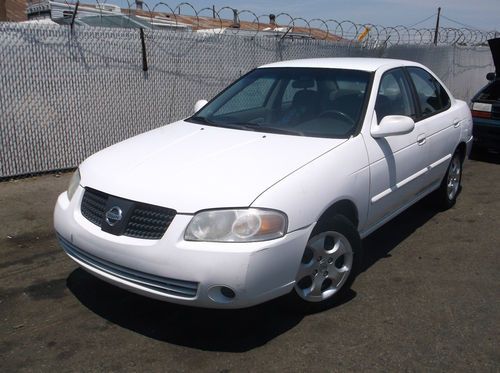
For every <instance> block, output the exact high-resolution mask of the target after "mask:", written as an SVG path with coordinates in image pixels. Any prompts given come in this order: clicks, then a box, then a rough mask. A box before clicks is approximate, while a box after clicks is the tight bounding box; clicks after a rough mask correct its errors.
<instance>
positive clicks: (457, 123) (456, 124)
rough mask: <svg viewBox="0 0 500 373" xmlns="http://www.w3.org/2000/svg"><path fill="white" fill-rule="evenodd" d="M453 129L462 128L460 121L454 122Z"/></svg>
mask: <svg viewBox="0 0 500 373" xmlns="http://www.w3.org/2000/svg"><path fill="white" fill-rule="evenodd" d="M453 127H455V128H456V127H460V121H459V120H458V119H457V120H454V121H453Z"/></svg>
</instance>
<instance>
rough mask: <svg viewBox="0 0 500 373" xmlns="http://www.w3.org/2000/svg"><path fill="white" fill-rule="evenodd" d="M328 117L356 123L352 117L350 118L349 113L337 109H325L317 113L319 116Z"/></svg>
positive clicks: (352, 123)
mask: <svg viewBox="0 0 500 373" xmlns="http://www.w3.org/2000/svg"><path fill="white" fill-rule="evenodd" d="M330 117H336V118H340V119H341V120H343V121H344V122H348V123H349V124H351V125H354V124H355V123H356V122H355V121H354V119H352V118H351V117H350V116H349V115H347V114H346V113H344V112H342V111H338V110H326V111H324V112H322V113H321V114H320V115H319V118H330Z"/></svg>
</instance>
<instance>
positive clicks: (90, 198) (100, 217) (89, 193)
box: [81, 189, 108, 227]
mask: <svg viewBox="0 0 500 373" xmlns="http://www.w3.org/2000/svg"><path fill="white" fill-rule="evenodd" d="M107 201H108V195H107V194H105V193H102V192H99V191H97V190H94V189H85V193H84V194H83V199H82V206H81V211H82V215H83V216H85V217H86V218H87V219H88V220H89V221H90V222H92V223H94V224H95V225H98V226H99V227H100V226H101V224H102V222H103V221H104V214H105V211H104V209H105V208H106V202H107Z"/></svg>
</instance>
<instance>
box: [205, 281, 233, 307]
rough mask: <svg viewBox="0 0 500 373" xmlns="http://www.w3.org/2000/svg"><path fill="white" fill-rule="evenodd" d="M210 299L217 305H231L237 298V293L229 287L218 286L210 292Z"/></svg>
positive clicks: (213, 287)
mask: <svg viewBox="0 0 500 373" xmlns="http://www.w3.org/2000/svg"><path fill="white" fill-rule="evenodd" d="M208 297H209V298H210V299H211V300H213V301H214V302H215V303H220V304H225V303H231V302H232V301H234V299H235V298H236V292H235V291H234V290H233V289H231V288H230V287H228V286H224V285H216V286H212V287H211V288H210V289H209V290H208Z"/></svg>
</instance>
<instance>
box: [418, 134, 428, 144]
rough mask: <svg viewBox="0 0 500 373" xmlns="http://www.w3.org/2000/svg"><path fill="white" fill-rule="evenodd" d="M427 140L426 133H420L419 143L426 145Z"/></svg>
mask: <svg viewBox="0 0 500 373" xmlns="http://www.w3.org/2000/svg"><path fill="white" fill-rule="evenodd" d="M426 140H427V137H426V136H425V135H418V137H417V144H418V145H424V144H425V141H426Z"/></svg>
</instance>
